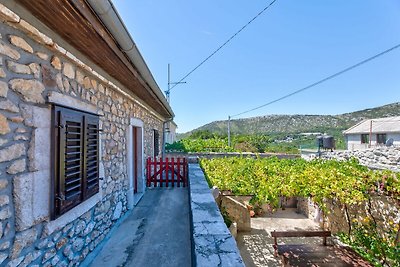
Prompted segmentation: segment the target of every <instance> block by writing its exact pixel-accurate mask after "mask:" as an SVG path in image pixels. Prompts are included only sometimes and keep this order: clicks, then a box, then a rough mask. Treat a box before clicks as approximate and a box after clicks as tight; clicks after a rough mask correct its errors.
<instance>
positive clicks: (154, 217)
mask: <svg viewBox="0 0 400 267" xmlns="http://www.w3.org/2000/svg"><path fill="white" fill-rule="evenodd" d="M88 266H92V267H103V266H104V267H114V266H149V267H151V266H191V241H190V221H189V198H188V188H187V187H186V188H182V187H180V188H177V187H175V188H171V187H168V188H165V187H163V188H150V189H148V190H147V191H146V193H145V194H144V196H143V198H142V199H141V201H140V202H139V203H138V204H137V205H136V206H135V207H134V209H133V210H132V213H131V214H129V215H128V217H127V218H125V220H124V221H123V222H122V223H121V224H120V225H119V227H118V228H117V229H115V230H114V232H113V233H112V235H111V237H110V239H109V240H108V241H106V243H105V244H104V247H103V248H102V250H101V251H100V252H99V254H98V255H97V256H96V258H95V259H94V260H93V261H92V262H91V264H89V265H88Z"/></svg>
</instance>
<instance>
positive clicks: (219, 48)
mask: <svg viewBox="0 0 400 267" xmlns="http://www.w3.org/2000/svg"><path fill="white" fill-rule="evenodd" d="M276 1H277V0H273V1H272V2H271V3H269V5H267V6H266V7H265V8H264V9H263V10H261V11H260V12H259V13H258V14H257V15H256V16H255V17H253V18H252V19H251V20H250V21H249V22H247V23H246V24H245V25H244V26H243V27H242V28H240V30H238V31H237V32H236V33H235V34H233V35H232V36H231V37H230V38H229V39H228V40H227V41H226V42H225V43H223V44H222V45H221V46H220V47H218V48H217V49H216V50H215V51H214V52H212V53H211V54H210V55H209V56H208V57H206V58H205V59H204V60H203V61H202V62H200V64H198V65H197V66H196V67H194V68H193V69H192V70H191V71H189V72H188V73H187V74H186V75H185V76H183V78H182V79H180V80H179V81H178V82H177V84H178V83H181V82H182V81H183V80H185V79H186V78H187V77H189V75H190V74H192V73H193V72H195V71H196V70H197V69H198V68H200V66H201V65H203V64H204V63H206V61H208V60H209V59H210V58H211V57H212V56H214V55H215V54H216V53H217V52H218V51H219V50H221V49H222V48H223V47H224V46H225V45H227V44H228V43H229V42H230V41H232V39H233V38H235V37H236V36H237V35H238V34H239V33H240V32H241V31H243V30H244V29H245V28H246V27H247V26H249V25H250V24H251V23H252V22H253V21H254V20H256V19H257V18H258V17H259V16H260V15H261V14H262V13H264V12H265V11H266V10H267V9H268V8H269V7H270V6H272V5H273V4H274V3H275V2H276ZM177 84H174V85H173V86H172V87H171V88H170V90H171V89H173V88H174V87H175V86H177Z"/></svg>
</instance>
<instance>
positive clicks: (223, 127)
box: [179, 102, 400, 138]
mask: <svg viewBox="0 0 400 267" xmlns="http://www.w3.org/2000/svg"><path fill="white" fill-rule="evenodd" d="M390 116H400V102H397V103H392V104H388V105H384V106H380V107H376V108H370V109H364V110H360V111H355V112H351V113H344V114H339V115H267V116H260V117H252V118H245V119H236V120H231V132H232V134H297V133H303V132H326V133H328V134H333V133H338V132H340V131H343V130H345V129H347V128H349V127H351V126H353V125H354V124H356V123H358V122H360V121H362V120H365V119H372V118H381V117H390ZM227 124H228V123H227V120H223V121H214V122H211V123H208V124H206V125H203V126H201V127H199V128H197V129H194V130H192V131H190V132H187V133H185V134H181V135H180V136H179V137H180V138H183V137H186V136H188V135H190V134H191V133H193V132H196V131H199V130H208V131H210V132H212V133H216V134H221V135H224V134H226V133H227ZM331 132H333V133H331Z"/></svg>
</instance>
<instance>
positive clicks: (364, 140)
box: [343, 116, 400, 150]
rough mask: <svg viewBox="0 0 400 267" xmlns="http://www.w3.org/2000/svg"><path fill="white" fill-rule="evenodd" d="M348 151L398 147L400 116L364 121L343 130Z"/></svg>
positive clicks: (399, 140)
mask: <svg viewBox="0 0 400 267" xmlns="http://www.w3.org/2000/svg"><path fill="white" fill-rule="evenodd" d="M343 134H344V135H345V137H346V143H347V149H348V150H360V149H367V148H371V147H377V146H385V145H388V146H390V145H394V146H400V116H397V117H387V118H377V119H368V120H364V121H362V122H360V123H358V124H356V125H354V126H353V127H351V128H349V129H347V130H345V131H344V132H343Z"/></svg>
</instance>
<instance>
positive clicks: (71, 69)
mask: <svg viewBox="0 0 400 267" xmlns="http://www.w3.org/2000/svg"><path fill="white" fill-rule="evenodd" d="M0 11H1V12H0V19H1V20H2V23H1V24H0V33H1V34H0V238H1V239H0V265H1V266H31V265H32V266H75V265H79V263H80V262H81V261H82V260H83V259H84V258H85V257H86V256H87V255H88V253H90V252H91V251H93V249H94V248H95V247H96V246H98V245H99V243H100V242H101V241H102V240H103V239H104V237H105V236H106V235H107V233H108V232H109V231H110V229H111V228H112V226H113V225H114V223H115V222H116V221H117V220H118V219H119V218H120V217H121V216H122V215H123V214H124V213H125V212H126V211H127V191H128V187H129V181H128V174H127V167H126V166H127V162H126V158H127V149H126V147H127V144H126V139H127V138H126V137H127V134H126V133H127V132H128V126H129V122H130V119H131V118H138V119H140V120H141V121H142V122H143V125H144V156H145V157H146V156H150V155H152V153H153V129H157V130H158V131H159V133H160V147H161V140H162V120H161V119H160V117H159V116H158V115H157V114H155V113H154V111H152V110H151V109H149V108H147V107H146V105H145V103H141V102H140V100H138V99H136V98H135V97H134V96H132V95H129V94H127V93H124V91H123V90H121V89H120V88H119V87H118V86H116V85H115V84H114V83H113V82H112V81H109V80H107V79H105V78H104V77H102V76H101V75H99V74H98V73H97V72H95V71H94V70H93V69H92V68H90V67H89V66H88V65H85V64H84V63H82V62H81V61H80V60H79V59H77V58H76V57H75V56H74V55H72V54H71V53H69V52H68V51H66V50H64V49H63V48H62V47H60V46H59V45H58V44H56V43H54V42H53V41H52V40H51V38H50V37H48V36H45V35H43V34H42V33H40V32H39V31H38V30H37V29H35V28H34V27H33V26H31V25H30V24H29V23H27V22H26V21H24V20H23V19H22V18H19V17H18V15H16V14H14V13H12V12H11V11H10V10H7V9H5V8H4V6H2V5H0ZM50 102H52V103H58V104H63V105H65V106H72V107H75V108H79V109H83V110H86V111H91V112H95V113H97V114H99V115H100V128H102V129H103V131H102V132H101V133H100V139H101V142H100V144H101V147H100V148H101V154H100V155H101V161H100V186H101V188H100V192H99V193H98V194H97V195H95V196H94V197H92V198H91V199H89V200H87V201H85V202H84V203H82V204H80V205H79V206H78V207H77V208H74V209H72V210H71V211H69V212H67V213H66V214H64V215H63V216H61V217H60V218H58V219H57V220H54V221H51V220H50V218H49V212H48V211H49V203H50V201H52V200H51V199H50V190H51V188H50V179H51V174H50V142H49V140H50V118H51V103H50Z"/></svg>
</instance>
